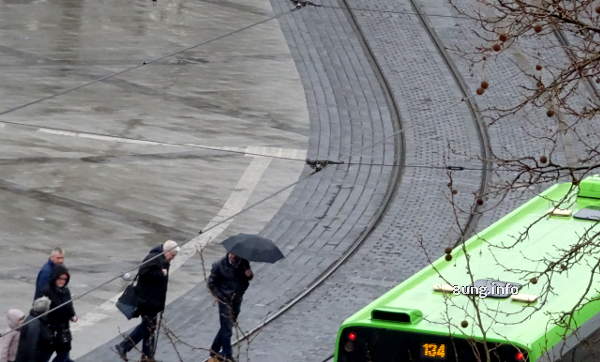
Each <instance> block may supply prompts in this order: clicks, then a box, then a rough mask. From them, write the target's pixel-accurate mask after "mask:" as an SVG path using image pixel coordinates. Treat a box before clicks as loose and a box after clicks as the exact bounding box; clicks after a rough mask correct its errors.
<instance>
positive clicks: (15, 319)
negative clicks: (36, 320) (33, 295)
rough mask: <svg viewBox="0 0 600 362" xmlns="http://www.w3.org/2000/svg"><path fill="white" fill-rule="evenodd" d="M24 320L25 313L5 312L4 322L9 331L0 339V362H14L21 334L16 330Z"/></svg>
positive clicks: (17, 311)
mask: <svg viewBox="0 0 600 362" xmlns="http://www.w3.org/2000/svg"><path fill="white" fill-rule="evenodd" d="M24 319H25V313H23V312H22V311H21V310H19V309H9V310H8V312H6V321H7V322H8V328H10V329H9V330H7V331H5V333H4V335H3V336H2V337H0V362H14V361H15V359H16V358H17V348H18V346H19V335H20V334H21V332H20V331H19V330H18V329H17V328H19V326H20V325H21V323H22V322H23V320H24Z"/></svg>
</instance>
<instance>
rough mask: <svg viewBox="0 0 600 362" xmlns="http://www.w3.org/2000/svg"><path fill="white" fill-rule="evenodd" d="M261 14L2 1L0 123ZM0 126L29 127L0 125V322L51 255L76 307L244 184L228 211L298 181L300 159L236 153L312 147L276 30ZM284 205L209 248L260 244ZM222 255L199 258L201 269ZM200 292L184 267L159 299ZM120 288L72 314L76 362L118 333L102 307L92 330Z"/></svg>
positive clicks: (240, 222) (250, 6)
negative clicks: (247, 241) (62, 254)
mask: <svg viewBox="0 0 600 362" xmlns="http://www.w3.org/2000/svg"><path fill="white" fill-rule="evenodd" d="M270 13H271V10H270V5H269V4H268V3H267V2H265V1H252V2H250V3H248V2H233V1H232V2H227V1H226V2H211V1H183V0H182V1H163V2H158V3H157V4H156V6H154V5H153V2H152V1H133V2H122V1H79V0H76V1H75V0H73V1H70V0H56V1H9V0H3V1H0V112H4V111H7V110H10V109H12V108H13V107H16V106H18V105H20V104H24V103H27V102H30V101H32V100H34V99H37V98H39V97H45V96H48V95H51V94H53V93H55V92H60V91H62V90H64V89H67V88H70V87H73V86H76V85H80V84H83V83H86V82H88V81H90V80H92V79H95V78H96V77H99V76H101V75H105V74H108V73H110V72H113V71H118V70H121V69H125V68H127V67H129V66H131V65H134V64H139V63H140V62H141V61H143V60H144V59H150V58H154V57H157V56H161V55H163V54H167V53H170V52H173V51H175V50H178V49H181V48H185V47H187V46H190V45H193V44H197V43H200V42H202V41H204V40H208V39H211V38H214V37H216V36H219V35H221V34H224V33H227V32H230V31H232V30H234V29H237V28H240V27H243V26H246V25H249V24H252V23H254V22H257V21H260V20H262V19H264V18H265V17H266V16H267V15H268V14H270ZM0 121H8V122H15V123H22V124H25V125H30V126H34V127H26V126H19V125H14V124H0V139H1V140H0V155H1V156H0V203H1V204H2V207H1V208H0V247H1V248H2V250H3V252H2V254H1V255H0V264H1V265H2V267H1V269H0V276H1V278H2V285H3V287H2V297H0V310H6V309H7V308H10V307H19V308H21V309H23V310H26V309H28V306H29V305H30V303H31V298H32V295H33V285H34V282H35V276H36V274H37V271H38V269H39V267H40V266H41V265H42V264H43V263H44V262H45V260H46V258H47V253H48V252H49V250H50V249H51V248H52V247H54V246H56V245H60V246H62V247H64V248H65V249H66V250H67V255H66V264H67V265H68V266H69V267H70V268H71V271H72V274H73V277H72V279H71V280H72V283H71V291H72V293H73V294H74V295H77V294H79V293H81V292H83V291H86V290H88V289H89V288H91V287H93V286H95V285H98V284H99V283H101V282H103V281H104V280H106V279H108V278H110V277H113V276H114V275H117V274H118V273H119V272H122V271H125V270H127V269H128V268H132V267H134V266H135V264H136V263H138V262H139V261H140V259H141V258H143V256H144V255H145V254H146V253H147V251H148V250H149V248H151V247H152V246H154V245H156V244H159V243H161V242H163V241H164V240H166V239H169V238H171V239H175V240H178V241H180V242H185V241H188V240H190V239H192V238H193V237H195V236H196V234H197V232H198V230H200V229H203V228H205V227H206V226H207V224H208V223H209V222H210V221H211V220H214V218H215V216H216V215H217V214H219V213H220V212H222V211H223V207H224V205H225V204H226V202H227V201H228V200H231V199H232V197H234V196H235V197H237V196H236V195H239V194H240V193H243V191H244V188H245V187H246V186H245V185H246V184H250V183H251V182H250V181H251V180H250V179H254V180H253V181H256V179H257V180H258V184H257V185H256V187H253V189H251V190H247V191H249V194H248V195H247V197H246V198H242V200H240V199H239V197H238V199H236V200H237V201H236V205H237V206H238V207H242V206H244V205H249V204H251V203H253V202H256V201H258V200H259V199H261V198H263V197H265V196H267V195H268V194H270V193H271V192H273V191H275V190H276V189H278V188H280V187H283V186H285V185H287V184H289V183H292V182H294V181H296V179H297V178H298V176H299V174H300V172H301V171H302V170H303V168H304V166H303V162H294V161H283V160H276V159H269V160H267V161H256V162H255V160H257V159H256V158H255V157H246V156H244V154H243V150H244V149H245V148H246V147H247V146H253V147H254V148H253V151H254V152H256V150H258V151H260V150H264V149H261V148H260V147H269V148H268V149H267V150H268V151H269V152H270V153H273V152H275V153H279V154H281V155H283V156H286V155H287V156H293V157H297V158H300V159H303V158H304V155H305V153H306V148H307V141H308V135H309V123H308V113H307V108H306V99H305V95H304V91H303V88H302V85H301V83H300V81H299V76H298V73H297V71H296V68H295V65H294V63H293V61H292V59H291V56H290V53H289V49H288V46H287V44H286V43H285V40H284V38H283V35H282V33H281V31H280V30H279V26H278V24H277V23H276V22H274V21H272V22H268V23H265V24H262V25H260V26H257V27H255V28H252V29H250V30H247V31H245V32H242V33H239V34H236V35H233V36H231V37H228V38H224V39H222V40H220V41H217V42H214V43H211V44H210V45H207V46H203V47H199V48H196V49H194V50H191V51H189V52H185V53H181V54H178V55H177V56H175V57H172V58H167V59H164V60H162V61H160V62H158V63H157V64H152V65H148V66H147V67H145V68H141V69H138V70H135V71H133V72H129V73H125V74H122V75H120V76H118V77H115V78H112V79H110V80H107V81H105V82H101V83H96V84H94V85H91V86H89V87H86V88H82V89H79V90H77V91H74V92H72V93H69V94H65V95H63V96H60V97H57V98H53V99H50V100H47V101H45V102H41V103H37V104H33V105H31V106H29V107H26V108H23V109H19V110H16V111H14V112H11V113H7V114H3V115H1V116H0ZM56 129H64V130H73V131H77V132H81V133H80V134H69V133H62V134H61V133H60V132H55V130H56ZM96 134H106V135H112V136H115V138H112V139H111V138H102V137H97V135H96ZM119 137H121V138H119ZM132 139H143V140H153V141H157V142H167V143H172V144H177V145H184V144H196V145H207V146H213V147H238V148H239V149H241V150H242V154H230V153H223V152H216V151H207V150H202V149H200V148H197V147H185V146H168V145H160V144H144V143H141V142H136V141H135V140H132ZM255 164H259V165H262V166H261V167H255V166H254V165H255ZM247 187H250V186H247ZM288 195H289V192H286V193H283V194H281V195H279V196H278V197H276V198H274V199H273V200H271V201H269V202H267V203H265V204H263V205H261V206H260V207H257V208H256V209H253V210H252V211H251V212H248V213H245V214H243V215H242V216H240V217H236V218H235V219H234V221H233V223H232V224H231V225H230V226H229V228H228V229H227V230H225V232H223V233H222V234H221V235H220V236H219V237H220V238H224V237H226V236H227V235H229V234H232V233H235V232H240V231H245V232H258V231H260V230H261V229H262V227H263V226H264V225H265V223H266V222H267V221H269V220H270V219H271V218H272V216H273V215H274V214H275V213H276V212H277V210H278V209H279V208H280V206H281V205H282V204H283V202H284V201H285V200H286V199H287V197H288ZM226 211H227V210H226ZM215 241H218V240H215ZM222 252H223V251H222V249H221V248H220V247H218V246H215V247H211V248H209V249H208V250H207V251H206V255H205V257H206V258H207V259H208V260H211V258H212V259H214V258H216V255H219V256H220V255H221V254H222ZM201 280H203V273H202V266H201V263H200V259H199V258H198V257H197V256H196V257H194V258H193V259H191V260H190V261H189V262H188V263H187V264H186V265H184V266H183V267H182V269H181V270H180V271H179V272H177V273H176V274H175V275H174V276H173V278H172V283H171V286H170V290H169V295H170V299H175V298H176V297H177V296H179V295H181V294H183V293H185V292H186V291H187V290H189V289H190V288H191V287H192V286H193V285H195V284H196V283H198V282H199V281H201ZM124 285H125V283H124V282H115V283H112V284H110V285H108V286H105V287H103V288H101V289H100V290H98V291H95V292H94V293H92V294H90V295H88V296H86V297H85V298H83V299H81V300H77V301H76V302H75V306H76V309H77V311H78V314H79V315H80V317H81V318H82V319H83V322H84V323H80V325H79V326H74V328H75V333H74V337H75V340H74V344H73V345H74V351H73V355H74V356H78V355H81V354H83V353H85V352H86V351H88V350H90V349H91V348H93V347H95V346H97V345H99V344H102V343H103V342H104V341H106V340H107V339H108V338H110V337H112V336H114V335H116V334H117V333H118V330H119V329H123V328H125V329H126V328H127V326H128V324H126V323H123V320H124V318H122V316H120V315H118V313H117V312H115V311H114V310H113V311H112V312H109V313H105V312H106V311H105V310H100V312H101V313H100V314H102V313H105V314H103V315H102V316H103V317H102V318H100V319H98V316H99V314H98V313H99V309H98V308H99V307H100V306H102V305H103V304H104V303H106V301H107V300H109V299H110V298H112V297H114V296H115V295H116V294H117V293H118V292H119V291H120V290H122V288H123V287H124ZM3 326H4V320H2V321H0V327H3Z"/></svg>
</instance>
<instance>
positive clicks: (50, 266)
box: [33, 259, 56, 300]
mask: <svg viewBox="0 0 600 362" xmlns="http://www.w3.org/2000/svg"><path fill="white" fill-rule="evenodd" d="M55 266H56V264H54V263H53V262H52V261H51V260H50V259H48V262H47V263H46V264H44V266H43V267H42V269H40V271H39V273H38V275H37V279H36V280H35V294H34V296H33V300H36V299H38V298H39V297H41V296H42V295H43V294H42V292H43V291H44V289H46V287H47V286H48V283H49V282H50V278H52V273H53V272H54V267H55Z"/></svg>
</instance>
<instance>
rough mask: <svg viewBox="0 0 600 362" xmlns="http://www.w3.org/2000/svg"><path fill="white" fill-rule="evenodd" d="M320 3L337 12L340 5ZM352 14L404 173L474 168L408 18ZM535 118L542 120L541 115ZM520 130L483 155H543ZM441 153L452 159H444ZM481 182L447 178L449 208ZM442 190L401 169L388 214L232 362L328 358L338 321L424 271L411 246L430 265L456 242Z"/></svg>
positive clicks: (472, 175) (453, 97)
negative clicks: (396, 127) (390, 114)
mask: <svg viewBox="0 0 600 362" xmlns="http://www.w3.org/2000/svg"><path fill="white" fill-rule="evenodd" d="M327 3H328V4H331V5H336V6H339V5H341V2H333V1H328V2H327ZM348 3H349V4H350V6H352V7H355V8H376V9H379V10H392V11H399V12H414V8H412V6H411V5H410V3H408V2H407V1H397V0H388V1H380V2H377V3H373V2H372V1H368V0H349V1H348ZM423 5H425V6H424V10H425V11H426V12H430V13H437V14H449V15H450V14H451V11H450V9H448V8H447V7H443V6H441V5H440V2H436V1H430V2H428V3H427V4H423ZM317 11H320V12H321V13H322V14H321V16H326V15H324V14H325V13H327V14H329V16H333V15H331V14H332V13H336V12H337V13H339V14H343V12H342V11H340V10H335V9H320V10H317ZM354 14H355V16H356V19H357V20H358V23H359V25H360V28H361V29H362V30H363V31H364V33H365V34H366V38H367V41H368V43H369V45H370V47H371V48H372V49H373V51H374V54H375V57H376V59H377V60H378V62H379V63H380V64H381V65H382V68H383V71H384V74H385V76H386V78H387V79H388V81H389V82H390V84H391V88H392V91H393V95H394V100H395V101H396V102H397V104H398V105H399V109H400V113H401V115H402V117H401V118H402V128H403V129H404V130H405V142H406V148H405V157H406V164H419V165H436V164H440V162H442V160H446V162H447V163H448V164H455V165H468V166H475V167H478V165H480V164H478V163H477V162H474V161H473V160H467V159H466V158H465V157H460V156H458V155H461V154H464V155H467V156H469V157H468V158H471V157H475V156H478V155H479V154H478V152H479V141H478V135H477V132H476V131H475V130H476V128H475V124H474V121H473V119H472V115H471V114H470V113H469V112H468V109H467V107H466V105H465V104H464V103H461V102H460V101H459V100H460V98H461V97H462V96H461V95H460V89H459V88H458V85H457V84H456V82H455V81H454V79H453V78H452V77H451V75H450V71H449V69H448V67H447V65H446V64H445V63H444V61H443V60H442V58H441V57H440V55H439V54H438V52H437V50H436V49H435V48H434V47H433V43H432V41H431V39H430V37H429V36H428V34H427V33H426V31H425V29H424V28H423V25H422V24H421V23H420V21H419V20H418V18H416V17H414V16H409V15H401V14H394V13H390V12H366V11H355V12H354ZM430 20H431V22H432V23H433V25H434V29H435V30H436V31H437V34H438V36H439V37H440V39H441V41H442V42H443V44H445V45H447V46H449V45H453V44H456V43H457V42H459V41H464V39H465V35H464V33H460V34H457V33H456V28H457V26H456V24H454V23H453V20H452V19H448V18H432V19H430ZM467 39H469V38H467ZM470 40H473V39H470ZM473 43H475V41H474V40H473ZM452 61H454V62H455V64H456V65H457V68H458V69H459V71H460V73H461V74H463V75H465V74H468V70H467V69H466V66H465V64H463V63H461V62H460V60H459V59H458V57H452ZM507 75H508V76H509V77H513V78H515V79H514V80H512V81H510V83H508V84H506V85H502V86H498V88H500V89H498V88H496V89H494V90H492V92H490V96H489V97H487V98H476V102H477V104H478V105H479V107H484V106H485V105H486V104H487V103H485V102H488V101H489V100H490V99H492V100H493V101H496V99H497V96H498V94H497V93H496V92H498V93H499V94H501V95H502V96H503V97H508V96H509V95H510V94H511V93H510V89H511V87H514V86H515V84H516V82H517V79H516V77H517V69H516V68H515V67H514V65H512V64H510V63H508V62H507V63H506V64H502V65H501V67H500V68H499V69H498V70H497V72H494V74H493V75H492V79H497V80H501V79H505V77H506V76H507ZM480 81H481V80H480V79H471V78H468V77H466V83H467V85H468V87H469V92H470V94H474V91H475V89H476V88H477V87H478V85H479V82H480ZM498 83H500V82H498ZM494 84H496V83H494ZM505 100H506V98H505ZM538 117H540V119H541V120H542V121H545V120H546V118H545V116H544V115H538ZM542 117H544V118H542ZM521 124H522V122H521V120H520V119H512V120H510V119H509V120H508V121H507V122H506V123H504V124H502V125H501V126H498V127H496V128H494V129H489V130H488V132H489V135H490V144H491V147H492V149H493V150H494V151H496V152H499V153H501V152H505V153H504V154H505V155H506V154H509V153H510V154H511V155H514V157H518V156H519V155H531V154H541V153H542V152H543V151H544V145H541V144H539V143H538V144H534V143H533V142H529V141H527V140H526V139H525V137H523V130H521V129H520V128H519V126H520V125H521ZM448 145H450V147H451V148H452V149H453V150H454V152H450V151H449V149H448ZM563 152H564V151H563V150H558V151H557V157H564V155H563ZM481 176H482V174H481V172H477V171H470V172H456V173H454V185H455V187H456V188H457V190H458V191H459V194H458V198H457V201H458V202H459V203H463V205H468V204H469V203H471V202H472V201H473V196H472V193H473V192H476V191H477V190H478V184H479V180H480V177H481ZM499 181H500V180H498V179H496V178H493V179H492V180H491V182H499ZM447 182H448V178H447V175H446V172H445V171H439V170H432V169H421V168H406V169H405V170H404V172H403V174H402V177H401V181H400V185H399V187H398V189H397V191H396V194H395V197H394V199H393V201H392V203H391V205H390V207H389V209H388V211H387V212H386V214H385V216H384V217H383V219H382V221H381V222H380V224H379V225H378V226H377V228H376V229H375V231H374V232H373V233H372V234H371V235H370V236H369V237H368V238H367V240H366V241H365V243H364V245H363V246H362V247H361V248H360V249H359V251H358V252H357V253H356V254H355V255H353V256H352V258H351V259H350V260H349V262H347V263H346V264H344V265H343V266H342V267H341V268H340V269H339V270H338V271H337V272H336V273H335V274H334V275H333V277H331V278H330V279H328V280H327V281H326V282H325V283H324V284H323V285H322V286H321V287H319V288H318V289H317V290H316V291H315V292H313V293H312V294H311V295H309V297H308V298H306V299H304V300H303V301H301V302H300V303H299V304H297V305H296V306H295V307H294V308H293V309H292V310H291V311H290V312H288V313H286V314H285V315H284V316H282V317H281V318H279V319H277V320H276V321H274V322H273V323H272V324H270V325H269V326H268V327H267V328H266V329H265V330H263V331H262V332H261V333H260V334H259V335H258V336H257V337H256V338H255V339H254V340H253V341H252V343H251V344H250V346H247V345H245V344H244V345H242V346H240V348H241V349H240V350H239V353H240V360H246V358H249V359H250V360H268V361H292V360H293V361H322V360H324V359H325V358H326V357H328V356H329V355H331V354H332V353H333V348H334V343H335V335H336V333H337V328H338V327H339V325H340V323H341V322H342V321H343V320H344V319H345V318H346V317H348V316H349V315H351V314H352V313H354V312H356V311H357V310H358V309H360V308H361V307H363V306H364V305H366V304H368V303H369V302H371V301H372V300H373V299H375V298H376V297H377V296H379V295H381V294H383V293H384V292H386V291H387V290H389V289H390V288H391V287H393V286H395V285H397V283H399V282H401V281H403V280H404V279H406V278H407V277H409V276H410V275H412V274H413V273H415V272H416V271H418V270H419V269H421V268H422V267H424V266H426V265H427V264H428V260H427V258H426V256H425V253H424V250H423V248H421V247H420V246H419V242H418V241H419V240H420V239H421V240H423V244H424V249H425V250H427V252H428V253H429V255H431V257H432V258H437V257H438V256H440V255H442V253H443V249H444V248H445V247H447V246H449V244H451V243H453V242H454V241H455V240H456V238H457V236H458V234H457V228H456V226H455V224H454V220H453V214H452V211H451V208H450V205H449V202H448V200H447V198H448V197H449V193H448V188H447ZM535 191H536V190H529V191H528V192H525V193H513V194H511V195H509V197H508V198H507V199H506V200H504V201H503V202H501V203H500V204H499V205H498V206H497V207H496V208H494V209H493V210H492V211H491V212H487V213H485V214H484V215H483V217H482V218H481V219H480V220H479V223H478V225H477V227H476V229H477V230H481V229H482V228H484V227H485V226H487V225H489V224H490V223H491V222H493V221H495V220H497V219H498V218H499V217H501V216H503V215H504V214H506V212H508V211H509V210H511V209H514V208H515V207H516V206H517V205H519V204H520V203H522V202H523V201H524V200H526V199H528V198H530V197H531V196H532V194H533V193H534V192H535ZM494 201H499V200H490V202H489V204H493V202H494ZM463 222H464V220H463Z"/></svg>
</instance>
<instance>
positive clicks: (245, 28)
mask: <svg viewBox="0 0 600 362" xmlns="http://www.w3.org/2000/svg"><path fill="white" fill-rule="evenodd" d="M340 9H341V8H340ZM292 11H294V9H292V10H289V11H287V12H283V13H280V14H277V15H274V16H271V17H269V18H266V19H263V20H261V21H259V22H256V23H253V24H250V25H248V26H245V27H243V28H239V29H236V30H234V31H231V32H229V33H226V34H223V35H221V36H218V37H215V38H213V39H209V40H206V41H203V42H200V43H197V44H195V45H192V46H189V47H187V48H184V49H181V50H178V51H176V52H172V53H169V54H167V55H163V56H161V57H158V58H154V59H151V60H149V61H144V62H142V63H141V64H138V65H136V66H132V67H129V68H126V69H123V70H121V71H117V72H113V73H110V74H108V75H105V76H103V77H100V78H97V79H95V80H92V81H90V82H86V83H84V84H81V85H79V86H76V87H72V88H69V89H66V90H64V91H61V92H57V93H55V94H52V95H50V96H46V97H42V98H39V99H37V100H34V101H31V102H28V103H25V104H22V105H20V106H16V107H13V108H10V109H8V110H6V111H3V112H0V116H1V115H4V114H7V113H11V112H14V111H17V110H20V109H23V108H25V107H28V106H30V105H33V104H36V103H40V102H43V101H45V100H48V99H52V98H56V97H59V96H61V95H65V94H67V93H70V92H73V91H75V90H78V89H81V88H84V87H87V86H89V85H92V84H95V83H98V82H101V81H104V80H107V79H110V78H113V77H115V76H117V75H121V74H124V73H127V72H130V71H133V70H135V69H139V68H141V67H144V66H146V65H148V64H152V63H155V62H157V61H160V60H162V59H165V58H169V57H172V56H174V55H177V54H180V53H182V52H185V51H188V50H191V49H194V48H198V47H200V46H203V45H207V44H209V43H212V42H214V41H217V40H221V39H224V38H226V37H228V36H231V35H234V34H237V33H240V32H242V31H245V30H248V29H250V28H252V27H255V26H258V25H260V24H264V23H266V22H268V21H271V20H273V19H277V18H279V17H281V16H284V15H287V14H289V13H291V12H292ZM414 14H415V15H417V14H416V13H414ZM519 74H520V73H517V74H515V75H513V76H511V77H510V78H512V77H514V76H516V75H519ZM510 78H509V79H510ZM464 100H465V99H464V98H463V99H461V101H460V102H457V103H455V104H451V106H452V107H454V106H456V105H458V104H460V103H462V102H464ZM447 109H448V108H446V109H442V110H447ZM0 123H4V124H11V125H18V126H24V127H35V128H37V129H40V127H38V126H33V125H27V124H21V123H17V122H10V121H0ZM48 129H51V128H48ZM55 130H60V131H68V130H62V129H55ZM68 132H73V131H68ZM401 132H403V130H399V131H397V132H394V133H393V134H390V135H388V136H386V137H384V138H382V139H380V140H378V141H376V142H374V143H372V144H370V145H367V146H365V147H362V148H361V149H359V151H363V150H364V149H366V148H373V147H375V146H376V145H377V144H379V143H381V142H385V141H386V140H387V139H389V138H390V137H393V136H395V135H397V134H399V133H401ZM96 135H99V136H105V137H113V138H117V137H114V136H109V135H102V134H96ZM120 138H122V139H130V140H136V139H132V138H127V137H120ZM138 141H145V140H138ZM146 142H149V143H160V144H165V145H167V144H168V143H166V142H154V141H146ZM169 145H171V146H190V147H191V146H192V145H189V144H188V145H178V144H169ZM196 146H200V145H196ZM199 148H207V149H213V150H216V151H223V152H234V153H242V154H250V153H246V152H241V151H233V150H222V149H218V148H217V149H215V148H211V147H209V146H200V147H199ZM253 155H256V156H263V157H271V156H268V155H267V156H265V155H260V154H253ZM351 156H352V155H349V157H351ZM290 160H297V159H290ZM344 164H347V165H351V164H364V165H373V166H377V165H378V164H369V163H357V162H344ZM380 166H387V165H386V164H380ZM389 166H398V167H420V168H436V169H438V168H444V169H448V168H449V167H458V166H445V167H443V166H424V165H423V166H420V165H400V164H390V165H389ZM460 168H461V170H466V169H467V168H464V167H460ZM315 174H317V172H316V171H315V172H311V173H309V174H308V175H305V176H303V177H301V178H299V179H298V180H296V181H295V182H293V183H291V184H289V185H287V186H285V187H283V188H281V189H279V190H277V191H276V192H274V193H272V194H270V195H268V196H266V197H265V198H263V199H261V200H259V201H257V202H255V203H253V204H252V205H250V206H248V207H246V208H244V209H242V210H240V211H239V212H237V213H235V214H233V215H231V216H229V217H227V218H225V219H224V220H221V221H220V222H218V223H216V224H214V225H212V226H210V227H209V228H207V229H206V230H204V232H207V231H210V230H212V229H214V228H216V227H217V226H219V225H221V224H223V223H225V222H227V221H229V220H231V219H233V218H234V217H237V216H238V215H240V214H242V213H245V212H247V211H248V210H250V209H252V208H254V207H256V206H258V205H260V204H262V203H264V202H266V201H268V200H270V199H271V198H273V197H275V196H277V195H279V194H281V193H282V192H284V191H286V190H288V189H290V188H291V187H294V186H295V185H297V184H299V183H300V182H302V181H304V180H306V179H308V178H310V177H312V176H313V175H315ZM188 242H189V241H188ZM186 244H187V243H186ZM182 245H185V244H182ZM168 251H169V250H164V251H163V252H162V253H160V254H157V255H156V256H154V257H152V258H150V259H148V260H146V261H144V262H142V263H140V264H138V265H137V266H135V267H133V268H130V269H128V270H126V271H125V272H122V273H119V274H118V275H116V276H114V277H112V278H110V279H108V280H106V281H104V282H102V283H100V284H99V285H97V286H95V287H93V288H90V289H89V290H87V291H85V292H83V293H81V294H79V295H77V296H75V297H73V298H71V300H69V301H67V302H64V303H62V304H60V305H58V306H56V307H54V308H52V309H50V310H48V311H47V312H45V313H43V314H40V315H38V316H36V317H34V318H31V319H30V320H29V321H27V322H25V323H23V324H22V325H21V326H19V328H18V329H20V328H22V327H24V326H26V325H28V324H29V323H31V322H33V321H34V320H37V319H39V318H41V317H43V316H45V315H47V314H49V313H51V312H53V311H55V310H57V309H60V308H62V307H64V306H66V305H68V304H69V303H72V302H74V301H76V300H79V299H81V298H83V297H85V296H87V295H88V294H90V293H92V292H94V291H96V290H98V289H100V288H102V287H104V286H106V285H108V284H110V283H112V282H114V281H115V280H117V279H119V278H121V277H122V275H123V274H125V273H127V272H132V271H135V270H137V269H139V267H141V266H143V265H145V264H147V263H149V262H151V261H153V260H155V259H156V258H158V257H160V256H162V255H164V253H166V252H168ZM18 329H17V330H18ZM7 333H10V332H7ZM7 333H3V334H0V337H3V336H4V335H6V334H7Z"/></svg>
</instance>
